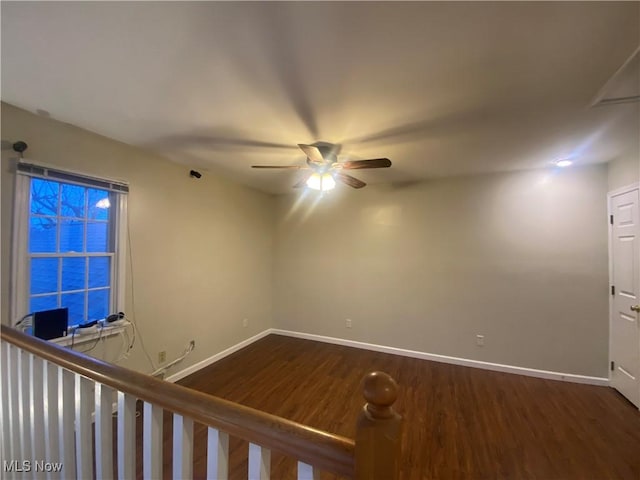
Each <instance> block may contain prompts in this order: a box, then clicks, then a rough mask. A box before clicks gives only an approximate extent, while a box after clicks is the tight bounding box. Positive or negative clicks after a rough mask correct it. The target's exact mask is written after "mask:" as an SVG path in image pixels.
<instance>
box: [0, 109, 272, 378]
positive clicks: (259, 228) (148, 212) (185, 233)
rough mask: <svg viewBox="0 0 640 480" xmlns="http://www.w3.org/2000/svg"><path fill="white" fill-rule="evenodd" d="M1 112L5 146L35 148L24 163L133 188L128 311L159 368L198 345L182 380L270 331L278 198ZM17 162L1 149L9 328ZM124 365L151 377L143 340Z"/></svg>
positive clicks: (4, 315)
mask: <svg viewBox="0 0 640 480" xmlns="http://www.w3.org/2000/svg"><path fill="white" fill-rule="evenodd" d="M1 113H2V140H3V146H4V143H5V141H9V142H15V141H17V140H23V141H25V142H27V143H28V144H29V149H28V151H27V152H26V157H28V159H30V160H32V161H34V162H44V163H47V164H52V165H56V166H59V167H60V168H67V169H71V170H76V171H80V172H86V173H89V174H93V175H96V176H105V177H109V178H118V179H123V180H126V181H127V182H129V184H130V189H131V193H130V195H129V220H130V234H131V244H132V253H133V255H132V260H133V273H134V276H133V278H134V280H135V281H134V282H133V285H132V283H131V272H130V271H128V282H127V303H126V312H127V314H128V315H130V316H133V313H134V312H133V304H132V298H135V319H136V320H137V322H138V325H139V328H140V331H141V332H142V335H143V338H144V342H145V345H146V347H147V350H148V351H149V352H150V354H151V355H152V356H153V359H154V362H155V361H156V359H157V353H158V352H159V351H161V350H166V351H167V356H168V358H169V359H171V358H174V357H175V356H177V355H178V354H179V353H181V352H182V350H183V349H184V347H185V345H186V344H187V343H188V342H189V340H191V339H195V340H196V350H195V351H194V352H193V353H192V354H191V356H190V357H189V358H188V359H187V360H186V361H185V362H184V363H183V364H181V365H180V366H178V367H175V368H174V369H173V370H172V372H175V371H177V370H180V369H183V368H185V367H187V366H189V365H191V364H193V363H195V362H197V361H199V360H202V359H204V358H207V357H209V356H211V355H212V354H214V353H217V352H219V351H221V350H223V349H224V348H227V347H229V346H231V345H234V344H236V343H238V342H239V341H241V340H243V339H245V338H247V337H250V336H252V335H255V334H256V333H258V332H261V331H263V330H265V329H266V328H269V327H270V326H271V320H272V304H271V301H272V291H271V284H272V281H271V280H272V278H271V275H272V250H273V229H274V217H273V214H274V198H273V197H272V196H269V195H265V194H262V193H259V192H256V191H254V190H252V189H249V188H246V187H243V186H239V185H237V184H234V183H231V182H230V181H227V180H224V179H220V178H216V176H214V175H210V174H205V175H204V176H203V178H202V179H200V180H194V179H191V178H189V174H188V172H189V168H188V167H184V166H179V165H176V164H173V163H170V162H168V161H166V160H164V159H163V158H161V157H158V156H156V155H153V154H151V153H147V152H144V151H142V150H139V149H136V148H133V147H131V146H128V145H125V144H122V143H119V142H116V141H114V140H110V139H108V138H105V137H102V136H99V135H95V134H93V133H90V132H87V131H85V130H81V129H79V128H75V127H72V126H70V125H66V124H63V123H60V122H57V121H54V120H50V119H46V118H43V117H40V116H36V115H33V114H31V113H28V112H26V111H24V110H20V109H18V108H15V107H13V106H11V105H7V104H4V103H3V104H2V111H1ZM13 156H14V155H13V152H11V151H10V150H6V149H5V148H3V152H2V196H1V198H2V222H1V224H2V230H1V231H2V321H3V323H6V322H7V321H8V314H7V311H8V281H9V275H10V274H9V272H10V269H9V268H10V267H9V263H10V262H9V256H10V238H11V237H10V231H11V211H12V206H11V203H12V198H13V182H14V174H13V171H12V169H11V164H12V163H13V162H12V161H11V160H10V159H11V157H13ZM132 288H133V293H134V297H132ZM244 318H248V319H249V326H248V327H247V328H243V327H242V320H243V319H244ZM118 341H119V340H118ZM111 343H115V341H111ZM115 347H116V346H115V345H112V346H110V347H109V348H108V350H113V349H115ZM96 352H97V353H98V354H100V352H102V348H101V347H99V348H97V349H96ZM124 365H126V366H128V367H131V368H136V369H138V370H141V371H145V372H148V371H150V369H151V367H150V366H149V364H148V362H147V361H146V359H145V358H144V356H143V355H142V352H141V350H140V342H139V341H138V342H137V346H136V347H135V348H134V352H133V354H132V357H131V359H130V360H129V361H127V362H126V363H124ZM170 373H171V372H170Z"/></svg>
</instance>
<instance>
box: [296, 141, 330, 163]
mask: <svg viewBox="0 0 640 480" xmlns="http://www.w3.org/2000/svg"><path fill="white" fill-rule="evenodd" d="M298 146H299V147H300V149H301V150H302V151H303V152H304V154H305V155H306V156H307V158H308V159H309V160H311V161H312V162H315V163H324V157H323V156H322V153H320V150H318V147H314V146H313V145H303V144H302V143H299V144H298Z"/></svg>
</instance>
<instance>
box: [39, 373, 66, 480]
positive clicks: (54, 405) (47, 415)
mask: <svg viewBox="0 0 640 480" xmlns="http://www.w3.org/2000/svg"><path fill="white" fill-rule="evenodd" d="M42 383H43V388H44V395H43V400H44V441H45V445H44V450H45V456H46V458H47V461H48V462H54V463H57V462H61V461H62V458H61V457H60V448H58V442H59V430H58V367H57V366H56V365H54V364H53V363H50V362H47V361H45V362H44V365H43V382H42ZM47 478H49V479H60V478H62V475H61V472H54V471H51V472H48V473H47Z"/></svg>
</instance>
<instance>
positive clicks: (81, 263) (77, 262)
mask: <svg viewBox="0 0 640 480" xmlns="http://www.w3.org/2000/svg"><path fill="white" fill-rule="evenodd" d="M86 267H87V259H86V257H76V258H63V259H62V290H84V288H85V275H86V271H85V270H86Z"/></svg>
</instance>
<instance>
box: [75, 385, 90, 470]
mask: <svg viewBox="0 0 640 480" xmlns="http://www.w3.org/2000/svg"><path fill="white" fill-rule="evenodd" d="M75 387H76V388H75V390H76V470H77V473H78V477H79V478H92V477H93V458H92V452H91V413H92V405H93V392H92V391H91V389H92V387H93V382H92V381H91V380H89V379H87V378H84V377H83V376H81V375H78V374H76V375H75Z"/></svg>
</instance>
